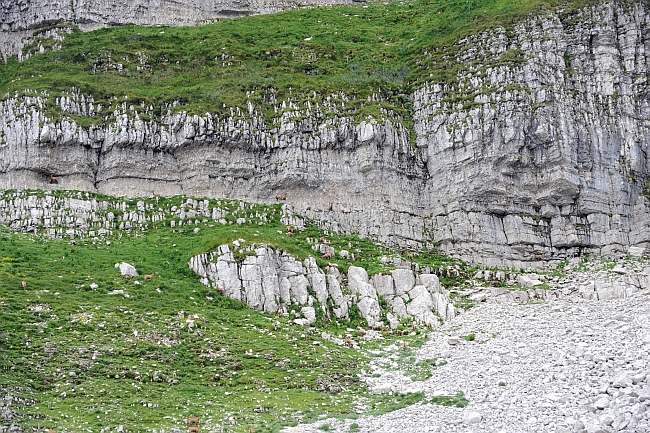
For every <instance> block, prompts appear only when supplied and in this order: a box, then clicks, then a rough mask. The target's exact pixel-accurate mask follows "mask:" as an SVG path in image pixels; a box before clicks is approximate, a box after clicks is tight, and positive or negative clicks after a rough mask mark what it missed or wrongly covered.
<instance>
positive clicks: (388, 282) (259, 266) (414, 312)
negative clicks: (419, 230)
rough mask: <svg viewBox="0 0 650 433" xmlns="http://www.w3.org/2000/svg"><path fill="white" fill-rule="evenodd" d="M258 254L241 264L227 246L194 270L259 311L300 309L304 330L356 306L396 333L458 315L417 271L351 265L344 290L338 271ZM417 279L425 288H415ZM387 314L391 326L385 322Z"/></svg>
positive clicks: (202, 258) (264, 250) (434, 283)
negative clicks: (404, 325) (381, 271)
mask: <svg viewBox="0 0 650 433" xmlns="http://www.w3.org/2000/svg"><path fill="white" fill-rule="evenodd" d="M252 251H253V252H254V255H248V256H246V257H245V258H244V259H243V260H242V261H240V262H237V261H236V260H235V259H234V255H233V253H232V251H231V250H230V247H229V246H228V245H222V246H220V247H219V249H218V251H216V252H213V253H210V254H207V253H206V254H201V255H198V256H196V257H193V258H192V260H190V263H189V266H190V268H192V270H194V271H195V272H196V273H197V274H199V275H200V276H201V277H202V279H201V282H202V283H203V284H205V285H206V286H208V287H212V288H216V289H217V290H218V291H220V292H221V293H223V294H224V295H225V296H229V297H231V298H233V299H237V300H240V301H242V302H244V303H246V304H247V305H249V306H250V307H251V308H254V309H256V310H262V311H265V312H268V313H275V312H281V313H285V314H286V313H288V312H289V311H294V312H295V311H296V309H295V308H291V307H292V306H297V307H299V308H300V311H301V314H302V317H299V318H296V319H295V322H296V323H300V324H304V325H309V324H311V323H313V322H314V320H316V309H317V308H320V309H321V311H322V313H323V314H324V315H325V316H326V317H330V318H332V316H333V317H334V318H337V319H348V318H349V311H350V308H352V307H353V306H356V308H358V309H359V312H360V313H361V315H362V316H363V318H364V319H365V320H366V321H367V323H368V326H371V327H372V326H383V325H388V326H390V327H392V328H395V327H397V326H399V323H400V320H401V319H407V318H412V319H413V320H414V321H415V322H416V323H420V324H423V325H429V326H437V325H438V323H440V322H442V321H443V320H449V319H451V318H453V317H454V316H455V309H454V307H453V305H452V304H451V301H450V299H449V293H448V292H447V291H446V290H445V289H444V288H442V286H440V283H439V282H438V278H437V277H436V276H435V275H432V274H423V275H418V277H417V278H416V277H415V275H414V274H413V272H412V271H411V270H407V269H399V270H395V271H393V276H391V275H374V276H373V278H372V279H369V278H368V274H367V272H366V271H365V270H364V269H363V268H360V267H356V266H350V268H349V269H348V274H347V280H348V284H347V287H343V288H342V287H341V283H340V281H341V275H340V273H339V271H338V269H337V268H336V267H335V266H329V267H328V268H327V272H326V273H325V272H323V271H322V270H321V269H320V268H319V267H318V265H317V264H316V260H315V259H314V258H313V257H312V258H308V259H306V260H304V262H302V263H301V262H300V261H298V260H296V259H294V258H293V257H291V256H289V255H287V254H285V253H283V252H276V251H274V250H272V249H271V248H269V247H266V246H260V247H258V248H255V249H254V250H252ZM395 275H397V276H398V278H399V279H400V280H399V281H400V283H399V286H400V287H401V289H400V290H403V293H402V295H401V296H399V297H397V296H396V294H395V292H393V291H387V289H386V288H387V287H388V288H392V287H393V286H394V283H393V278H394V276H395ZM416 280H417V281H419V282H421V283H422V284H420V285H418V286H414V284H415V281H416ZM369 281H377V282H381V285H379V286H378V288H377V287H375V286H374V285H373V284H371V282H369ZM395 285H397V284H395ZM380 296H381V297H383V298H384V299H386V300H387V301H388V304H389V306H390V310H391V311H382V308H381V306H380ZM294 314H295V313H294ZM383 314H385V315H386V319H387V321H388V323H385V322H383V321H382V315H383Z"/></svg>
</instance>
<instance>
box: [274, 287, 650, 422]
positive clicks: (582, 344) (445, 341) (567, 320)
mask: <svg viewBox="0 0 650 433" xmlns="http://www.w3.org/2000/svg"><path fill="white" fill-rule="evenodd" d="M648 311H650V290H649V287H648V286H645V287H644V289H643V290H642V291H640V292H638V293H635V294H633V295H631V296H630V297H628V298H625V299H617V300H603V301H596V300H592V299H584V298H580V297H576V296H571V297H566V298H562V299H554V300H550V301H548V302H543V303H527V304H518V303H507V304H496V303H481V304H479V305H477V306H476V307H474V308H472V309H470V310H468V311H466V312H464V313H463V314H460V315H457V316H456V317H454V318H453V319H452V320H450V321H448V322H445V324H444V325H443V327H442V328H440V329H439V330H437V331H435V332H432V333H431V334H430V335H429V340H428V341H427V342H426V343H425V344H424V346H423V347H422V348H420V349H417V350H416V351H415V352H416V357H417V359H418V360H427V359H434V358H435V359H439V360H444V361H446V362H447V363H446V364H444V365H439V366H438V367H436V368H435V369H434V370H433V376H432V377H431V378H429V379H427V380H424V381H419V382H418V381H415V382H414V381H413V380H411V379H410V378H409V377H407V376H405V375H403V374H399V373H396V372H395V371H392V370H391V369H390V368H388V367H390V364H391V362H393V361H394V360H395V359H397V356H396V355H397V354H398V353H399V352H400V351H401V350H402V349H401V348H400V347H398V346H392V347H390V348H388V349H387V350H386V352H385V354H384V356H380V357H375V358H374V361H373V362H372V364H371V366H370V368H369V370H368V378H367V379H366V380H367V381H368V383H369V384H370V386H371V387H373V388H374V389H376V390H384V391H385V392H415V391H423V392H424V393H425V395H426V396H427V398H432V397H434V396H440V395H454V393H456V392H457V391H458V390H461V391H463V392H464V394H465V396H466V397H467V398H468V400H469V404H468V405H467V407H464V408H458V407H444V406H439V405H435V404H429V403H426V402H425V403H422V404H417V405H414V406H411V407H407V408H404V409H401V410H398V411H396V412H392V413H387V414H385V415H381V416H377V417H369V416H361V417H359V418H357V419H354V420H338V419H328V420H323V421H320V422H318V423H316V424H313V425H299V426H297V427H290V428H285V429H284V430H283V431H284V432H285V433H299V432H304V433H306V432H314V433H315V432H318V431H321V430H319V427H321V426H322V425H324V424H328V426H329V428H330V431H337V432H347V431H350V425H351V424H353V423H355V424H357V425H358V426H359V429H358V431H359V432H384V433H388V432H403V431H414V432H415V431H417V432H504V431H508V432H529V431H531V432H532V431H535V432H541V431H545V432H562V433H565V432H566V433H569V432H576V433H578V432H579V433H587V432H589V433H595V432H603V433H608V432H629V433H632V432H636V433H644V432H648V431H650V315H649V314H648ZM468 334H475V335H476V338H475V339H473V341H469V339H464V338H457V336H463V335H468ZM360 410H361V411H362V410H363V409H360Z"/></svg>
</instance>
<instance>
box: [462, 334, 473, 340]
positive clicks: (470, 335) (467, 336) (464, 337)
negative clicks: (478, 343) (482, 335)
mask: <svg viewBox="0 0 650 433" xmlns="http://www.w3.org/2000/svg"><path fill="white" fill-rule="evenodd" d="M461 338H462V339H463V340H465V341H474V340H475V339H476V334H467V335H465V336H462V337H461Z"/></svg>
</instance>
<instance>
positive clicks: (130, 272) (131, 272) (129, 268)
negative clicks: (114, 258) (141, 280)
mask: <svg viewBox="0 0 650 433" xmlns="http://www.w3.org/2000/svg"><path fill="white" fill-rule="evenodd" d="M117 267H119V268H120V273H121V274H122V275H127V276H129V277H137V276H138V275H140V274H138V271H137V270H136V269H135V266H133V265H131V264H129V263H126V262H122V263H120V264H118V265H117Z"/></svg>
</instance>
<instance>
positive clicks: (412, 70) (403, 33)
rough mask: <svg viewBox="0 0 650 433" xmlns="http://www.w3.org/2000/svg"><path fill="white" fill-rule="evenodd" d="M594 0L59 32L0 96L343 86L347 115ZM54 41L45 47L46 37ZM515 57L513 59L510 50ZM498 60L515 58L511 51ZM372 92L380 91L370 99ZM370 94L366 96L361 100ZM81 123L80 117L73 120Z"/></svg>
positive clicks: (475, 0) (153, 98)
mask: <svg viewBox="0 0 650 433" xmlns="http://www.w3.org/2000/svg"><path fill="white" fill-rule="evenodd" d="M589 3H596V2H595V1H591V0H576V1H561V0H525V1H524V0H409V1H379V2H372V3H367V4H363V5H350V6H338V7H331V8H313V9H303V10H293V11H289V12H284V13H280V14H275V15H263V16H253V17H246V18H238V19H230V20H224V21H222V22H218V23H214V24H207V25H202V26H197V27H184V28H178V27H132V26H125V27H117V28H109V29H102V30H98V31H94V32H90V33H82V32H79V31H74V32H73V33H72V34H70V35H67V37H66V39H65V41H64V42H62V49H61V50H59V51H54V52H52V51H48V50H47V48H48V43H47V42H41V45H43V47H44V48H45V52H44V53H41V54H39V53H38V52H39V43H38V42H36V43H34V44H33V45H34V46H32V47H26V49H25V51H24V52H28V51H29V52H34V53H35V54H34V55H33V56H32V57H31V58H29V59H28V60H26V61H24V62H22V63H19V62H17V61H16V59H12V60H10V61H9V62H8V64H6V65H1V66H0V94H2V95H5V94H13V92H16V91H17V92H22V91H23V90H25V89H30V90H33V91H42V90H46V91H48V92H50V94H52V95H57V94H60V93H61V92H66V91H70V90H71V89H73V88H74V89H77V90H78V91H80V92H81V93H83V94H85V95H91V96H92V97H93V98H94V99H95V101H96V102H97V103H101V104H103V105H104V106H106V105H107V104H108V105H110V103H111V102H115V101H117V102H119V103H121V102H123V101H125V99H126V98H128V101H127V105H129V104H134V105H135V106H140V107H148V106H153V107H156V108H155V109H154V110H153V115H157V114H158V113H160V111H158V110H159V109H160V107H161V106H163V105H164V104H165V103H172V102H174V101H178V102H180V104H181V107H182V109H183V110H187V111H189V112H193V113H205V112H211V113H222V114H223V113H228V112H229V111H228V110H229V107H233V106H238V107H242V108H246V106H247V102H248V101H252V102H254V103H256V104H257V105H258V106H259V107H261V109H262V110H263V111H264V112H266V113H267V114H271V113H272V112H273V111H272V110H273V103H274V101H276V100H287V99H289V100H296V101H298V102H303V101H305V100H308V99H310V98H313V99H315V100H316V101H319V102H320V98H321V97H326V96H328V95H333V94H338V95H341V94H344V95H346V97H347V98H349V101H347V102H345V103H343V102H342V100H339V101H337V109H339V110H340V111H342V112H345V113H349V114H356V115H360V114H364V113H369V114H377V113H379V112H380V110H381V109H382V108H388V109H390V110H392V111H393V112H394V113H395V114H397V115H399V114H400V113H406V112H408V110H409V97H408V94H409V92H410V91H411V90H412V89H413V87H414V86H416V85H417V84H418V83H421V82H423V81H425V80H432V81H436V82H448V81H451V80H453V79H454V76H455V74H456V73H457V72H458V70H459V68H461V65H459V64H458V63H457V62H456V60H454V57H453V54H454V52H455V49H454V44H455V43H456V42H457V41H458V40H460V39H462V38H464V37H466V36H468V35H471V34H475V33H477V32H480V31H482V30H485V29H488V28H494V27H497V26H502V27H505V28H511V27H512V25H513V24H514V23H516V22H519V21H521V20H522V19H524V18H525V17H527V16H529V15H531V14H540V13H544V10H545V9H553V10H555V9H560V10H562V11H563V13H570V12H571V11H574V10H576V9H577V8H578V7H581V6H585V5H587V4H589ZM49 45H51V43H49ZM510 57H513V58H510ZM510 57H508V56H505V57H504V59H502V61H505V62H508V61H513V62H516V61H517V56H510ZM373 95H377V96H378V98H377V99H378V100H379V101H381V102H376V101H375V100H374V98H372V96H373ZM369 98H370V99H372V100H369ZM82 123H83V122H82Z"/></svg>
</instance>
